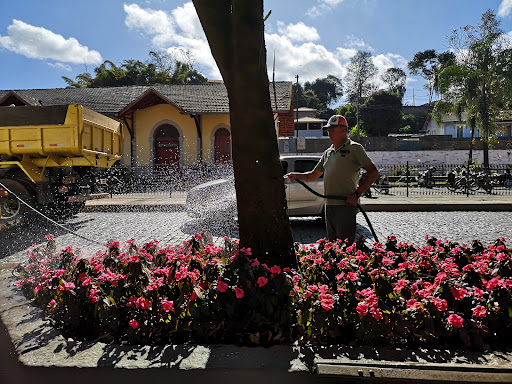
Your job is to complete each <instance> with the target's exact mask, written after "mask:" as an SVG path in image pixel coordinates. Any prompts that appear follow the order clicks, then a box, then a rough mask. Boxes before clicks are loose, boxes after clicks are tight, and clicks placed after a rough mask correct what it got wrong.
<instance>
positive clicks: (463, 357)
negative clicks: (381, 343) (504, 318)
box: [0, 264, 512, 384]
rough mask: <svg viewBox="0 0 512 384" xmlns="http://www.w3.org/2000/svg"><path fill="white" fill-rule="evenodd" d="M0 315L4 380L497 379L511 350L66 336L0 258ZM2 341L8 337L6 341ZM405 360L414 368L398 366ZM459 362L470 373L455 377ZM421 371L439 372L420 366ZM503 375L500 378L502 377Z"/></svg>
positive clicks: (510, 364) (508, 366)
mask: <svg viewBox="0 0 512 384" xmlns="http://www.w3.org/2000/svg"><path fill="white" fill-rule="evenodd" d="M0 317H1V320H2V323H3V324H4V326H5V328H6V330H7V334H8V337H5V335H2V337H3V338H2V345H4V348H2V351H1V352H0V356H1V357H0V368H2V370H3V372H5V373H8V375H7V376H4V375H3V376H4V377H7V379H8V381H3V379H2V383H5V384H13V383H26V382H29V381H27V380H28V378H29V377H31V376H34V379H36V380H37V382H38V383H46V382H48V383H50V382H55V381H54V380H55V379H56V378H58V377H59V375H60V378H62V375H63V374H68V375H73V382H74V383H82V382H84V383H85V382H88V383H90V380H98V379H100V380H101V381H102V382H103V381H104V379H106V378H107V377H109V376H114V377H116V378H117V379H119V377H120V375H121V376H122V374H123V372H129V373H130V375H129V377H127V378H126V380H125V379H123V381H124V382H126V383H127V382H130V383H131V382H134V383H135V382H138V383H140V380H141V379H142V380H146V381H147V380H153V379H155V380H156V379H162V378H166V379H167V380H168V379H170V378H174V379H175V378H185V379H187V380H191V379H195V378H197V379H198V380H209V381H212V380H214V381H216V379H219V380H222V382H237V383H239V382H261V381H262V380H265V382H266V383H268V382H276V383H282V382H283V380H290V381H291V380H293V382H294V383H302V382H304V383H315V382H322V383H326V382H330V381H329V378H331V377H334V379H333V380H336V381H339V380H340V379H341V378H342V377H344V378H345V379H347V378H359V376H360V372H361V371H362V372H363V375H365V376H366V378H370V379H378V378H380V379H381V380H380V382H392V381H390V380H391V379H393V380H394V379H399V380H404V379H409V380H410V379H414V380H415V381H422V382H424V381H425V380H426V381H428V382H439V381H441V382H447V381H454V379H455V378H458V380H456V381H459V382H464V381H465V380H468V382H496V381H497V379H500V378H501V379H503V380H505V379H506V380H508V378H510V377H511V376H510V375H512V353H501V352H488V353H479V352H464V351H447V350H426V349H424V350H423V349H422V350H400V349H378V350H376V349H373V348H364V347H363V348H356V347H348V346H315V347H302V346H301V347H299V346H286V345H283V346H273V347H270V348H261V347H255V348H250V347H237V346H233V345H192V344H183V345H165V346H126V345H114V344H105V343H100V342H97V343H95V342H81V341H73V340H67V339H65V338H64V337H63V335H62V334H61V333H60V332H59V331H57V330H55V329H54V328H53V327H51V326H50V325H49V323H48V322H47V321H45V319H44V318H43V314H42V311H41V310H39V309H38V308H35V307H33V306H31V305H30V303H29V302H28V301H27V300H26V299H25V297H24V296H23V295H22V293H21V292H20V291H18V290H16V289H15V287H14V278H13V277H12V275H11V271H10V266H7V265H5V264H3V265H0ZM0 333H1V332H0ZM9 339H10V340H9ZM3 340H5V343H8V344H9V345H8V347H7V348H5V345H6V344H5V343H4V342H3ZM404 366H408V367H409V368H410V367H414V369H413V370H411V369H408V370H406V369H402V368H403V367H404ZM342 368H343V369H345V370H344V371H343V369H342ZM461 369H462V370H464V369H465V370H466V371H467V370H468V369H469V370H470V372H472V373H473V374H470V375H466V376H460V372H461ZM370 370H372V371H373V372H374V374H373V375H372V374H371V373H370ZM427 370H428V371H430V372H432V371H433V370H434V371H435V372H437V373H436V374H435V375H433V374H431V373H425V372H426V371H427ZM132 380H133V381H132ZM136 380H138V381H136ZM503 380H501V381H499V382H507V381H503ZM333 382H334V381H333ZM508 382H510V381H508Z"/></svg>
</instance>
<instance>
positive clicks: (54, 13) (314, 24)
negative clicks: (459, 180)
mask: <svg viewBox="0 0 512 384" xmlns="http://www.w3.org/2000/svg"><path fill="white" fill-rule="evenodd" d="M264 4H265V9H266V11H268V10H271V11H272V14H271V16H270V18H269V19H268V20H267V21H266V24H265V26H266V44H267V55H268V68H269V70H270V71H271V70H272V60H273V56H274V52H275V55H276V74H275V75H276V80H287V81H295V76H296V75H298V76H299V82H300V83H304V81H312V80H314V79H316V78H320V77H325V76H327V75H329V74H330V75H334V76H337V77H340V78H342V79H343V77H344V76H345V74H346V66H347V64H348V62H349V61H350V58H351V57H352V56H353V55H354V54H355V53H356V52H357V51H358V50H361V51H369V52H371V54H372V58H373V61H374V64H375V65H376V66H377V67H378V69H379V71H380V72H381V73H382V72H384V71H385V70H386V69H387V68H390V67H400V68H403V69H404V70H406V67H407V62H408V61H410V60H411V59H412V58H413V56H414V54H415V53H416V52H419V51H424V50H427V49H435V50H436V51H437V52H443V51H445V50H447V49H449V48H450V47H449V45H448V41H447V37H448V36H449V34H450V33H451V31H452V30H454V29H458V28H460V27H463V26H465V25H477V24H478V23H479V22H480V18H481V16H482V14H483V13H484V12H485V11H486V10H488V9H491V10H493V11H494V12H495V13H496V14H497V15H498V20H500V21H501V28H502V30H503V31H504V32H505V33H507V34H508V35H509V36H511V38H512V0H428V1H419V0H266V1H265V3H264ZM151 50H153V51H157V52H170V53H171V52H172V53H173V54H174V55H176V56H177V57H178V58H180V57H182V56H180V55H183V52H188V57H189V59H191V60H192V61H193V62H194V65H195V67H196V69H198V70H199V71H200V72H202V73H203V74H205V75H206V76H207V77H208V78H210V79H220V74H219V72H218V70H217V68H216V66H215V62H214V60H213V58H212V56H211V54H210V51H209V47H208V44H207V42H206V40H205V37H204V34H203V32H202V29H201V25H200V23H199V20H198V18H197V15H196V14H195V10H194V7H193V5H192V2H187V1H178V0H132V1H130V0H127V1H118V0H78V1H74V2H70V1H68V0H66V1H62V0H48V1H45V2H43V1H41V0H18V1H1V2H0V63H1V66H0V89H2V90H6V89H27V88H61V87H65V86H66V83H65V82H64V80H62V76H66V77H69V78H73V79H74V78H75V76H76V75H78V74H80V73H83V72H86V71H87V72H89V73H93V70H94V68H95V67H96V66H98V65H99V64H101V63H102V62H103V61H104V60H110V61H112V62H114V63H117V64H121V63H122V61H123V60H125V59H137V60H141V61H147V60H148V59H149V55H148V53H149V51H151ZM271 76H272V74H271V73H269V78H270V79H271V78H272V77H271ZM413 92H414V99H413ZM427 101H428V92H427V91H426V90H425V89H424V88H423V81H422V80H421V79H418V78H415V77H413V76H410V75H409V76H408V81H407V93H406V97H405V98H404V102H405V103H407V104H410V105H412V104H413V103H414V104H415V105H420V104H423V103H425V102H427Z"/></svg>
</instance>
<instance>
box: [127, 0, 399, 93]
mask: <svg viewBox="0 0 512 384" xmlns="http://www.w3.org/2000/svg"><path fill="white" fill-rule="evenodd" d="M337 3H339V1H331V2H330V3H329V4H330V5H335V4H337ZM125 12H126V19H125V23H126V25H127V26H128V27H129V28H131V29H136V30H139V31H140V32H141V33H142V34H143V35H146V36H148V38H150V39H151V41H152V43H153V45H154V47H155V48H157V49H161V50H164V51H166V52H168V53H171V54H173V55H176V56H177V57H178V59H180V56H179V55H181V54H183V52H186V53H187V54H189V55H191V56H192V58H193V59H195V65H196V68H197V69H198V70H200V71H202V72H203V73H205V75H206V76H207V77H208V78H210V79H220V78H221V76H220V72H219V70H218V68H217V65H216V63H215V60H214V59H213V57H212V55H211V52H210V48H209V45H208V42H207V40H206V37H205V35H204V32H203V30H202V27H201V24H200V22H199V18H198V17H197V14H196V12H195V8H194V7H193V5H192V3H191V2H189V3H186V4H185V5H183V6H182V7H177V8H175V9H174V10H172V11H170V12H169V13H166V12H163V11H155V10H152V9H143V8H141V7H139V6H138V5H135V4H132V5H125ZM158 23H160V24H158ZM266 27H267V29H268V30H271V29H272V30H273V31H276V32H275V33H266V34H265V42H266V48H267V68H268V70H269V78H272V68H273V60H274V52H275V63H276V65H275V71H276V73H275V76H276V80H286V81H294V79H295V76H296V75H299V82H300V83H302V84H303V83H304V82H306V81H314V80H316V79H318V78H324V77H326V76H327V75H333V76H336V77H339V78H341V79H343V77H344V76H345V75H346V66H347V64H348V63H349V62H350V59H351V58H352V57H353V56H354V55H355V54H356V53H357V51H361V50H364V51H374V50H373V48H372V47H370V46H369V45H368V44H366V43H365V42H364V41H363V40H361V39H359V38H357V37H356V36H354V35H352V36H349V37H348V38H347V39H346V41H348V43H347V45H346V46H343V47H337V48H335V49H334V50H328V49H327V48H326V47H325V46H323V45H322V44H319V43H318V41H319V40H320V35H319V33H318V31H317V30H316V29H315V28H313V27H310V26H308V25H306V24H304V23H303V22H298V23H296V24H293V23H290V24H285V23H283V22H280V21H278V22H277V25H275V26H274V28H272V25H267V26H266ZM374 63H375V65H376V66H377V68H378V70H379V74H381V73H384V72H385V71H386V69H388V68H390V67H399V68H402V69H405V68H406V67H407V61H406V60H405V59H404V58H403V57H401V56H399V55H396V54H392V53H388V54H380V55H377V56H374Z"/></svg>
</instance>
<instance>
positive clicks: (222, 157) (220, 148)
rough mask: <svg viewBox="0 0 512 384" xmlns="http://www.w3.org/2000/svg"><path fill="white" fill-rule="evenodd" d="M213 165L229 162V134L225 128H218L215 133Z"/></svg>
mask: <svg viewBox="0 0 512 384" xmlns="http://www.w3.org/2000/svg"><path fill="white" fill-rule="evenodd" d="M213 150H214V154H215V164H222V163H228V162H230V161H231V134H230V133H229V131H228V130H227V129H226V128H219V129H217V131H216V132H215V144H214V149H213Z"/></svg>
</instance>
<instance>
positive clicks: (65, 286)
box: [64, 283, 75, 290]
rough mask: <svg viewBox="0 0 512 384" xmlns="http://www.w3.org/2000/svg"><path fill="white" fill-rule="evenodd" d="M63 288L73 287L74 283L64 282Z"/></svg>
mask: <svg viewBox="0 0 512 384" xmlns="http://www.w3.org/2000/svg"><path fill="white" fill-rule="evenodd" d="M64 288H66V289H67V290H70V289H74V288H75V284H73V283H64Z"/></svg>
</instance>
